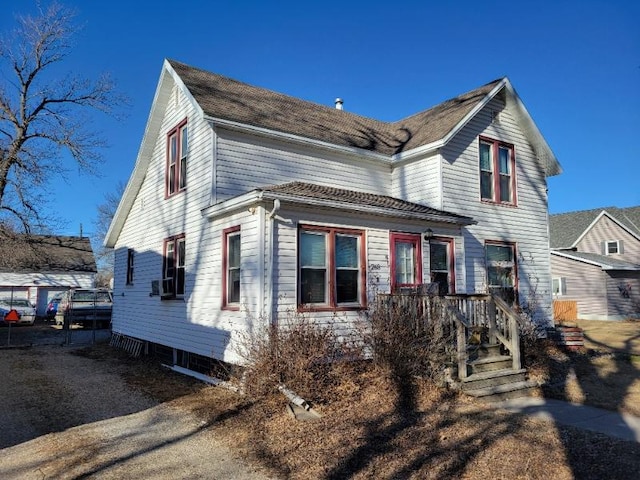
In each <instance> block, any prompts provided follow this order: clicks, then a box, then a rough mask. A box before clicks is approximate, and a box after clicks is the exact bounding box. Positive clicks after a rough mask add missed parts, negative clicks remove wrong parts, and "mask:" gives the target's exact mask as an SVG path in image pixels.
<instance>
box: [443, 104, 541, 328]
mask: <svg viewBox="0 0 640 480" xmlns="http://www.w3.org/2000/svg"><path fill="white" fill-rule="evenodd" d="M492 111H500V112H501V113H500V123H492V122H491V119H492ZM480 136H482V137H487V138H491V139H494V140H496V141H500V142H504V143H507V144H510V145H514V150H515V166H516V170H515V172H514V174H515V175H516V178H515V185H516V187H515V192H516V196H517V206H512V205H499V204H492V203H488V202H483V201H482V200H481V194H480V169H479V167H478V159H479V150H478V148H479V140H478V139H479V137H480ZM441 153H442V157H443V162H442V166H443V174H442V178H443V180H442V183H443V190H442V191H443V205H442V208H443V210H445V211H451V212H456V213H460V214H463V215H468V216H470V217H472V218H473V219H474V220H475V221H476V224H474V225H470V226H468V227H465V228H464V232H465V254H466V258H467V265H466V277H467V289H468V293H472V292H484V291H486V278H487V277H486V266H485V256H484V243H485V241H486V240H492V241H503V242H512V243H515V244H516V251H517V253H518V255H519V256H520V255H521V256H522V258H518V280H519V285H518V291H519V294H520V299H521V300H525V301H526V300H527V298H528V296H529V293H530V292H532V291H535V292H536V294H537V295H538V296H539V298H538V303H539V304H540V305H541V312H540V317H541V319H550V318H551V277H550V275H549V271H550V270H549V240H548V232H547V194H546V178H545V173H544V171H543V169H542V166H541V162H540V161H539V160H538V159H536V157H535V154H534V152H533V151H532V149H531V147H530V145H529V143H528V142H527V139H526V137H525V136H524V134H523V132H522V130H521V129H520V127H519V125H518V124H517V122H516V120H515V116H514V115H513V113H512V110H511V107H510V106H509V105H507V106H506V107H505V106H504V103H503V102H502V101H501V100H500V99H499V97H496V98H494V99H493V100H492V101H491V102H489V104H488V105H487V106H485V108H484V109H483V110H482V111H480V112H479V113H478V114H477V115H476V116H475V117H474V118H473V119H471V121H470V122H469V123H468V124H467V125H466V126H465V127H464V128H463V129H462V130H461V131H460V132H459V133H458V134H457V135H456V136H455V137H454V138H453V139H452V140H451V141H450V142H449V144H448V145H447V146H446V147H444V148H443V149H442V150H441ZM459 293H460V291H459Z"/></svg>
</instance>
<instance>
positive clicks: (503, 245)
mask: <svg viewBox="0 0 640 480" xmlns="http://www.w3.org/2000/svg"><path fill="white" fill-rule="evenodd" d="M485 255H486V264H487V285H488V287H489V289H490V290H492V291H494V292H496V293H498V294H499V295H500V296H501V297H502V298H504V299H505V300H506V301H508V302H509V303H513V302H514V301H515V299H516V289H517V285H518V269H517V263H516V246H515V244H513V243H507V242H486V244H485Z"/></svg>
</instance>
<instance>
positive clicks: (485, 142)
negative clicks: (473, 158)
mask: <svg viewBox="0 0 640 480" xmlns="http://www.w3.org/2000/svg"><path fill="white" fill-rule="evenodd" d="M479 149H480V197H481V198H482V200H485V201H488V202H495V203H504V204H509V205H515V204H516V182H515V173H514V172H515V165H516V164H515V154H514V151H515V150H514V147H513V145H510V144H508V143H504V142H499V141H498V140H491V139H488V138H483V137H481V138H480V147H479Z"/></svg>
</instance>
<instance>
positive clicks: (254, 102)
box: [105, 60, 562, 246]
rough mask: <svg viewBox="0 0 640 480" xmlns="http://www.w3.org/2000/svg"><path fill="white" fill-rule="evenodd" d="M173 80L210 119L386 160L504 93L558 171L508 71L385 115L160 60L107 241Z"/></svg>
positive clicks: (139, 176) (549, 168) (431, 146)
mask: <svg viewBox="0 0 640 480" xmlns="http://www.w3.org/2000/svg"><path fill="white" fill-rule="evenodd" d="M174 85H175V86H177V87H178V88H179V89H180V90H181V91H182V92H183V93H184V95H185V96H186V97H187V98H188V99H189V100H190V101H191V102H192V103H193V106H194V108H195V109H196V111H197V112H199V113H200V114H201V115H202V116H203V117H204V118H205V119H207V120H209V121H210V122H212V123H213V124H217V125H220V126H225V127H227V128H236V129H241V130H246V131H250V132H252V133H256V134H262V135H268V136H272V137H276V138H283V139H285V140H289V141H295V142H302V143H307V144H311V145H313V146H316V147H320V148H329V149H337V150H339V151H342V152H344V153H351V154H354V153H355V154H357V155H361V156H367V157H369V158H373V159H377V160H379V161H383V162H386V163H392V162H394V161H399V160H404V159H408V158H411V157H413V156H416V155H422V154H425V153H428V152H430V151H435V150H437V149H438V148H440V147H443V146H444V145H446V144H447V143H448V142H449V141H450V140H451V139H452V138H453V137H454V136H455V135H456V134H457V133H458V132H459V131H460V130H461V129H462V128H463V127H464V126H465V125H466V124H467V123H468V122H469V121H470V120H471V119H472V118H473V117H474V116H475V115H476V114H477V113H478V112H479V111H480V110H481V109H482V108H483V107H484V106H485V105H487V103H488V102H489V101H491V100H492V99H493V98H495V97H496V96H497V95H498V94H504V95H505V96H506V98H507V100H508V101H510V102H511V103H512V105H513V106H514V111H515V113H516V116H517V119H518V123H519V124H520V126H521V128H522V130H523V132H524V133H525V135H526V136H527V139H528V140H529V142H530V144H531V145H532V147H533V149H534V151H535V153H536V155H537V157H538V160H539V161H540V162H541V164H542V166H543V168H544V171H545V172H546V174H547V175H557V174H559V173H561V171H562V169H561V167H560V164H559V163H558V160H557V159H556V157H555V155H554V154H553V152H552V151H551V148H550V147H549V145H548V144H547V142H546V141H545V139H544V137H543V136H542V134H541V133H540V131H539V130H538V128H537V127H536V125H535V123H534V122H533V119H532V118H531V116H530V115H529V113H528V112H527V109H526V108H525V107H524V104H523V103H522V101H521V100H520V97H519V96H518V94H517V93H516V92H515V89H514V88H513V86H512V85H511V83H510V82H509V79H508V78H506V77H504V78H501V79H498V80H494V81H492V82H489V83H487V84H485V85H483V86H481V87H479V88H476V89H475V90H471V91H469V92H467V93H465V94H462V95H459V96H457V97H455V98H453V99H450V100H447V101H445V102H443V103H441V104H439V105H436V106H435V107H432V108H430V109H428V110H424V111H422V112H420V113H417V114H415V115H412V116H410V117H407V118H405V119H402V120H399V121H397V122H391V123H389V122H382V121H379V120H375V119H372V118H367V117H363V116H360V115H356V114H354V113H350V112H347V111H344V110H338V109H335V108H331V107H327V106H324V105H319V104H316V103H313V102H308V101H305V100H301V99H298V98H295V97H291V96H288V95H284V94H281V93H277V92H273V91H271V90H267V89H264V88H260V87H255V86H252V85H248V84H246V83H242V82H239V81H237V80H233V79H230V78H228V77H224V76H222V75H218V74H215V73H211V72H208V71H205V70H202V69H198V68H194V67H191V66H189V65H186V64H184V63H181V62H178V61H175V60H165V62H164V64H163V68H162V71H161V74H160V79H159V81H158V86H157V88H156V92H155V96H154V99H153V104H152V107H151V111H150V113H149V119H148V121H147V124H146V127H145V132H144V136H143V139H142V143H141V146H140V150H139V152H138V157H137V159H136V164H135V166H134V170H133V173H132V175H131V177H130V179H129V182H128V184H127V187H126V189H125V191H124V194H123V196H122V200H121V202H120V204H119V205H118V208H117V210H116V213H115V215H114V217H113V220H112V222H111V225H110V227H109V231H108V232H107V235H106V237H105V245H107V246H114V245H115V242H116V240H117V237H118V235H119V233H120V231H121V229H122V227H123V226H124V222H125V219H126V217H127V215H128V213H129V210H130V209H131V207H132V205H133V202H134V200H135V197H136V195H137V193H138V191H139V189H140V186H141V185H142V182H143V180H144V177H145V175H146V171H147V168H148V165H149V163H150V161H151V158H152V156H153V147H154V144H155V141H156V139H157V138H158V135H159V133H160V128H161V125H162V115H163V112H164V109H165V107H166V105H167V104H168V102H169V98H170V96H171V90H172V88H173V86H174Z"/></svg>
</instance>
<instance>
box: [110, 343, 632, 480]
mask: <svg viewBox="0 0 640 480" xmlns="http://www.w3.org/2000/svg"><path fill="white" fill-rule="evenodd" d="M100 355H104V356H107V357H108V355H109V353H108V351H107V350H105V351H104V352H103V353H101V354H100ZM98 361H106V362H111V361H112V360H108V359H102V360H100V359H98ZM117 362H124V363H125V364H126V368H124V369H123V370H122V374H123V375H124V376H125V378H126V379H127V381H128V383H130V384H131V385H133V386H135V387H136V389H138V390H140V391H141V392H143V393H145V394H146V395H149V396H152V397H154V398H157V399H159V400H161V401H167V400H169V401H170V405H172V406H174V407H175V408H180V409H184V410H187V411H189V412H191V413H195V414H197V415H198V416H199V417H200V418H202V419H203V420H204V421H206V422H207V424H208V425H209V427H208V429H210V431H211V433H212V434H213V435H214V436H215V437H216V438H218V439H221V440H222V441H224V443H226V444H227V445H233V447H234V448H235V449H237V450H238V451H239V452H240V454H241V455H242V456H243V457H245V458H248V459H251V460H253V461H255V462H257V463H259V464H260V465H262V466H263V467H265V468H267V469H268V471H269V472H270V473H271V475H273V476H274V477H276V478H288V479H344V478H355V479H364V478H382V479H392V478H393V479H396V478H421V479H422V478H465V479H486V478H510V479H518V478H526V479H536V478H544V479H548V478H554V479H560V480H562V479H572V478H587V479H588V478H598V479H607V478H611V479H614V478H630V476H632V472H637V471H638V470H639V469H640V444H638V443H634V442H625V441H622V440H617V439H613V438H609V437H606V436H604V435H600V434H595V433H590V432H586V431H582V430H578V429H573V428H570V427H562V426H557V425H554V424H552V423H549V422H544V421H541V420H534V419H532V418H529V417H527V416H523V415H516V414H509V413H505V412H500V411H495V410H493V409H491V408H488V407H486V406H485V405H483V404H480V403H477V402H475V401H473V400H470V399H468V398H466V397H461V396H458V395H456V394H453V393H451V392H447V391H445V390H442V389H439V388H436V387H434V386H433V384H431V383H429V382H425V381H415V382H414V383H412V384H405V383H403V382H401V381H399V380H398V378H397V377H395V376H394V375H392V374H391V373H390V372H388V371H385V370H382V369H379V368H376V367H373V366H371V365H368V366H367V365H363V364H358V365H354V368H353V369H350V370H349V369H348V368H347V367H343V369H344V371H343V375H342V377H341V378H342V381H341V383H340V384H339V385H337V386H336V392H339V393H340V395H338V397H339V398H336V399H335V400H334V401H332V402H330V403H327V404H325V405H323V406H322V407H321V408H320V412H321V413H322V415H323V416H322V418H321V419H320V420H318V421H315V422H299V421H296V420H295V419H293V418H291V417H290V416H288V415H287V414H286V413H285V405H286V400H285V399H284V397H282V396H279V395H275V396H269V397H265V398H263V399H262V400H261V401H259V402H257V401H251V400H250V399H249V398H247V397H241V396H239V395H236V394H234V393H232V392H229V391H227V390H225V389H222V388H218V387H208V386H203V385H202V384H200V383H198V382H195V381H193V380H192V379H189V378H185V377H182V376H179V375H175V374H173V373H172V372H169V371H166V370H163V369H161V368H160V367H159V366H157V365H155V364H154V363H152V362H147V361H141V360H138V361H133V360H130V359H127V358H118V359H117Z"/></svg>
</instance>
